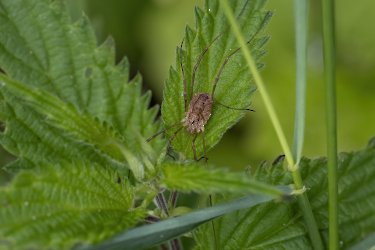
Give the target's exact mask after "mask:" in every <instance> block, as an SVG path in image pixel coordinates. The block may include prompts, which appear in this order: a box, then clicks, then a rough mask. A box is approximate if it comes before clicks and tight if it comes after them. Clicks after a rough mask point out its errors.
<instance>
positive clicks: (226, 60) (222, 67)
mask: <svg viewBox="0 0 375 250" xmlns="http://www.w3.org/2000/svg"><path fill="white" fill-rule="evenodd" d="M270 13H271V12H270V11H268V12H267V13H266V15H265V17H264V18H263V21H262V23H261V24H260V25H259V28H258V30H257V31H256V32H255V34H254V35H253V36H252V37H251V38H250V40H249V41H248V42H247V43H246V44H249V43H250V42H251V41H252V40H253V39H254V37H255V36H256V35H257V34H258V33H259V31H260V30H261V28H262V27H263V24H264V22H265V21H266V20H267V18H266V17H267V16H268V15H269V14H270ZM241 48H242V47H240V48H238V49H236V50H235V51H234V52H232V53H231V54H230V55H229V56H227V58H226V59H225V61H224V63H223V65H222V66H221V68H220V71H219V74H217V77H216V79H215V84H214V87H213V89H212V94H211V96H212V100H213V99H214V93H215V89H216V84H217V82H218V81H219V77H220V75H221V72H222V71H223V69H224V66H225V64H227V62H228V60H229V58H230V57H231V56H232V55H233V54H235V53H236V52H238V51H239V50H240V49H241ZM221 105H223V104H221ZM223 106H225V105H223Z"/></svg>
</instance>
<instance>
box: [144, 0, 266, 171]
mask: <svg viewBox="0 0 375 250" xmlns="http://www.w3.org/2000/svg"><path fill="white" fill-rule="evenodd" d="M248 3H249V0H247V1H246V3H245V4H244V7H243V8H242V9H241V11H240V13H239V15H238V16H237V19H239V17H240V16H241V15H242V14H243V12H244V11H245V9H246V5H247V4H248ZM206 8H207V7H206ZM208 10H209V11H210V9H208ZM248 11H249V10H248ZM259 12H260V13H261V14H262V12H261V11H259ZM250 13H251V12H250ZM271 16H272V12H266V13H265V15H264V17H263V18H262V19H261V22H260V25H259V26H258V28H257V29H256V31H255V32H253V35H252V36H251V38H250V40H249V41H248V42H247V44H249V43H250V42H251V41H252V40H253V39H254V38H255V37H256V36H257V35H258V34H259V33H260V31H261V29H262V27H263V25H264V23H265V22H266V21H267V20H269V19H270V17H271ZM229 28H230V26H228V27H227V28H226V29H224V30H223V31H221V32H220V34H219V35H218V36H216V37H215V38H214V39H213V40H212V41H211V42H210V43H209V44H208V45H207V46H206V48H205V49H204V50H203V52H202V53H201V54H200V56H199V59H198V61H197V63H196V64H195V67H194V69H193V72H192V77H191V92H190V93H191V95H190V103H189V106H187V100H188V98H187V92H186V89H187V86H186V78H185V74H184V66H183V63H182V62H183V60H182V57H181V52H182V45H183V42H184V40H183V41H182V43H181V47H180V50H179V57H180V58H179V59H180V66H181V71H182V82H183V86H184V93H183V96H184V101H185V117H184V118H182V119H181V120H180V121H179V122H177V123H175V124H173V125H171V126H169V127H167V128H166V129H164V130H162V131H160V132H159V133H157V134H155V135H153V136H151V137H150V138H149V139H147V142H149V141H150V140H152V139H153V138H155V137H156V136H158V135H159V134H161V133H163V132H165V131H167V130H168V129H170V128H172V127H174V126H177V125H179V124H182V126H181V127H180V128H179V129H178V130H176V131H175V132H174V133H173V135H172V136H171V138H170V139H169V143H168V146H167V151H166V154H168V155H170V154H169V150H170V147H171V143H172V141H173V139H174V138H175V136H176V135H177V134H178V133H179V132H180V131H181V130H182V129H183V128H184V127H187V129H186V132H187V133H188V134H191V135H193V136H194V138H193V140H192V143H191V147H192V149H193V153H194V159H195V161H196V162H197V161H199V160H201V159H202V158H204V159H205V164H207V154H206V146H205V125H206V124H207V122H208V120H209V119H210V117H211V114H212V107H213V105H214V104H218V105H221V106H223V107H225V108H228V109H232V110H250V109H248V108H232V107H228V106H226V105H224V104H222V103H219V102H218V101H216V100H214V94H215V89H216V86H217V83H218V81H219V78H220V75H221V73H222V72H223V69H224V67H225V65H226V64H227V62H228V60H229V58H230V57H231V56H233V55H234V54H236V53H237V52H238V51H239V50H240V49H241V48H238V49H236V50H233V52H230V53H229V55H227V56H226V57H225V60H224V62H223V64H222V66H221V68H220V70H219V71H218V73H217V76H216V79H215V82H214V84H213V88H212V93H211V94H209V93H206V92H199V93H195V94H193V93H194V80H195V75H196V72H197V69H198V66H199V65H200V63H201V61H202V59H203V56H204V55H205V53H206V52H207V50H208V49H209V47H210V46H211V45H212V44H213V43H214V42H215V41H217V40H218V39H219V38H220V37H222V36H223V34H225V33H226V32H227V31H228V30H229ZM186 32H188V31H186ZM230 50H231V49H230ZM240 66H241V65H240ZM244 66H245V67H246V65H244ZM247 70H248V69H247ZM250 111H253V110H250ZM200 132H202V142H203V151H204V156H203V157H201V158H199V159H198V158H197V154H196V148H195V145H194V144H195V141H196V139H197V136H198V134H199V133H200ZM170 156H171V155H170ZM171 157H172V158H173V156H171Z"/></svg>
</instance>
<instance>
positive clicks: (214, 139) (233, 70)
mask: <svg viewBox="0 0 375 250" xmlns="http://www.w3.org/2000/svg"><path fill="white" fill-rule="evenodd" d="M245 2H248V3H247V5H246V7H245V8H244V6H245ZM266 2H267V1H266V0H256V1H246V0H236V1H231V6H232V7H233V9H234V12H235V13H236V15H239V13H240V12H241V11H242V9H243V8H244V10H243V13H242V15H241V16H240V17H239V18H238V23H239V25H240V27H241V31H242V33H243V34H244V35H245V37H247V38H248V39H249V40H250V38H251V37H252V36H253V35H254V34H255V33H256V31H257V30H258V28H259V26H260V24H261V23H262V21H263V18H264V17H265V14H266V11H264V10H263V7H264V5H265V4H266ZM194 15H195V20H196V27H195V30H193V29H191V28H190V27H189V26H186V29H185V51H183V52H182V64H183V70H184V72H185V77H186V89H187V99H188V102H187V105H189V102H190V98H191V96H192V93H190V92H191V83H192V75H193V69H194V66H195V65H196V63H197V62H198V59H199V57H200V55H201V54H202V52H203V51H204V49H205V48H206V46H207V45H208V44H209V43H210V42H211V41H213V40H214V39H215V37H216V36H218V35H219V34H220V33H221V32H222V31H224V30H225V29H226V28H227V27H228V22H227V20H226V17H225V14H224V10H223V9H222V7H221V5H220V3H219V1H214V0H206V1H204V8H203V10H201V9H200V8H198V7H196V8H195V10H194ZM271 16H272V15H268V18H267V20H266V21H265V23H264V24H263V26H262V27H261V30H260V31H259V32H258V34H257V36H256V37H255V38H254V39H253V40H252V41H251V42H250V44H249V45H248V46H249V47H250V49H251V51H252V54H253V55H254V57H255V59H256V61H259V59H260V58H261V57H262V56H263V55H264V54H265V53H266V51H265V50H263V49H262V47H263V46H264V45H265V44H266V43H267V41H268V40H269V37H261V36H260V35H261V33H262V31H263V30H264V29H265V27H266V26H267V23H268V22H269V21H270V18H271ZM238 47H239V46H238V44H237V41H236V39H235V37H234V35H233V34H232V31H231V30H230V29H229V30H227V31H226V32H225V33H224V34H223V35H222V36H221V37H220V38H218V39H217V40H216V41H215V42H214V43H213V44H212V45H211V46H210V47H209V48H208V50H207V52H206V53H205V55H204V56H203V58H202V60H201V62H200V64H199V66H198V68H197V70H196V76H195V81H194V93H193V94H195V93H198V92H207V93H209V94H211V93H212V89H213V86H214V82H215V79H216V77H217V75H218V72H219V70H220V68H221V66H222V65H223V63H224V61H225V58H226V57H228V56H229V54H231V53H232V52H233V51H235V50H236V49H237V48H238ZM179 55H180V49H179V48H177V49H176V66H175V68H170V70H169V76H168V79H167V80H166V81H165V90H164V97H163V100H164V101H163V103H162V117H163V121H164V126H165V127H169V126H171V125H172V124H174V123H176V122H179V121H181V120H182V119H183V118H185V104H184V96H183V94H184V86H183V81H182V79H183V77H182V70H181V67H180V58H179ZM262 67H263V64H262V63H259V64H258V68H259V69H261V68H262ZM251 80H252V75H251V73H250V71H249V70H248V68H247V65H246V62H245V59H244V57H243V55H242V51H241V50H240V51H239V52H237V53H236V54H234V55H233V56H232V57H230V58H229V61H228V63H227V64H226V66H225V68H224V70H223V71H222V73H221V75H220V80H219V81H218V84H217V87H216V90H215V93H214V101H217V102H220V103H222V104H224V105H226V106H229V107H233V108H249V106H250V97H251V96H252V95H253V94H254V92H255V91H256V87H255V86H250V82H251ZM247 112H248V111H247ZM244 115H245V111H238V110H232V109H227V108H225V107H223V106H220V105H218V104H214V105H213V109H212V116H211V118H210V119H209V120H208V122H207V125H206V126H205V144H206V149H207V150H208V149H210V148H211V147H213V146H214V145H215V144H216V143H218V142H219V140H220V139H221V137H222V135H223V133H225V131H226V130H227V129H229V128H230V127H232V126H233V125H234V124H235V123H236V122H237V121H238V120H239V119H240V118H241V117H243V116H244ZM248 115H251V114H248ZM179 126H181V125H179ZM177 129H178V126H176V127H175V128H172V129H170V130H168V131H167V132H166V137H167V138H168V139H169V138H171V136H172V135H173V133H174V132H175V131H176V130H177ZM183 130H184V131H181V132H180V133H179V134H177V136H176V137H175V138H174V140H173V142H172V146H173V147H174V149H175V150H176V151H177V152H180V153H181V154H182V156H183V158H189V159H194V158H193V151H192V148H191V141H192V139H193V137H192V136H191V135H190V134H187V133H186V128H184V129H183ZM195 147H196V150H197V156H198V157H200V156H202V155H203V143H202V136H201V135H199V136H198V138H197V140H196V142H195Z"/></svg>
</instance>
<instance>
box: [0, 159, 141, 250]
mask: <svg viewBox="0 0 375 250" xmlns="http://www.w3.org/2000/svg"><path fill="white" fill-rule="evenodd" d="M38 169H39V170H40V171H35V172H39V173H35V172H30V171H21V172H20V173H19V174H18V175H17V176H16V177H15V179H14V180H13V182H12V184H11V185H9V186H7V187H4V188H1V189H0V200H1V203H0V217H1V227H0V235H1V236H2V237H3V238H5V239H6V241H5V243H6V244H9V245H10V246H12V247H15V248H16V249H24V248H27V249H29V248H30V247H31V248H33V247H35V248H37V249H42V248H43V249H47V248H48V249H50V248H54V249H61V248H69V247H71V246H72V245H73V244H74V243H76V242H77V241H80V242H85V243H91V244H95V243H98V242H100V241H101V240H103V239H107V238H109V237H110V236H113V235H114V234H116V233H118V232H120V231H123V230H126V229H128V228H130V227H133V226H134V225H135V224H136V223H138V222H139V221H141V220H143V218H144V217H145V216H146V211H145V210H144V209H142V208H137V209H133V200H134V194H133V187H132V186H131V185H130V183H129V181H128V180H127V178H122V181H121V182H120V183H118V174H117V173H115V172H113V171H112V170H111V169H110V168H108V169H104V168H103V167H102V166H99V165H97V164H87V163H84V162H82V161H74V162H73V163H72V164H71V163H61V164H59V165H57V166H52V165H49V164H45V163H44V164H41V165H38Z"/></svg>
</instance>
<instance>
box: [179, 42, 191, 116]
mask: <svg viewBox="0 0 375 250" xmlns="http://www.w3.org/2000/svg"><path fill="white" fill-rule="evenodd" d="M184 40H185V37H184V39H182V43H181V48H180V65H181V70H182V82H183V83H184V99H185V112H186V111H187V103H186V102H187V98H186V82H185V73H184V68H183V67H182V57H181V51H182V44H184ZM192 93H193V92H192Z"/></svg>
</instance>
